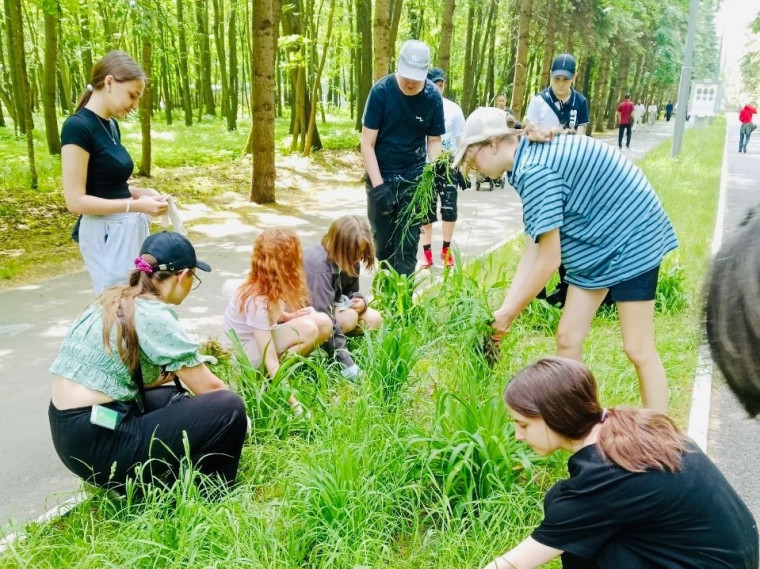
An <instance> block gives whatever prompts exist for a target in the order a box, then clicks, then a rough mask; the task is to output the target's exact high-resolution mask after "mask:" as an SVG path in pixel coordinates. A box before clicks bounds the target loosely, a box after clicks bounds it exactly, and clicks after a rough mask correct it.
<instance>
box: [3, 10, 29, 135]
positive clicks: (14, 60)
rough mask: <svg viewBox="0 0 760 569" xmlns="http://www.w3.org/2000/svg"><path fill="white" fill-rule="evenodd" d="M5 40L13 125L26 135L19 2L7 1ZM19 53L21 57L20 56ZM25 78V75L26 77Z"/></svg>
mask: <svg viewBox="0 0 760 569" xmlns="http://www.w3.org/2000/svg"><path fill="white" fill-rule="evenodd" d="M3 7H4V9H5V38H6V40H7V42H8V43H7V46H8V59H9V60H10V67H11V93H12V95H13V109H14V112H13V115H14V116H15V118H16V120H15V121H14V123H13V126H14V132H16V134H25V133H26V107H27V103H26V88H25V87H24V86H23V85H22V83H23V80H22V71H23V73H24V74H25V73H26V64H25V63H22V62H23V61H24V49H23V46H24V42H23V41H22V40H21V37H22V36H23V28H22V25H21V8H20V7H19V6H18V0H5V1H4V2H3ZM19 51H20V52H21V56H19ZM24 76H25V75H24Z"/></svg>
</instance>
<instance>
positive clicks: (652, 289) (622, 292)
mask: <svg viewBox="0 0 760 569" xmlns="http://www.w3.org/2000/svg"><path fill="white" fill-rule="evenodd" d="M659 272H660V265H657V266H656V267H655V268H654V269H650V270H648V271H646V272H644V273H641V274H640V275H636V276H635V277H633V278H631V279H628V280H627V281H622V282H619V283H617V284H614V285H612V286H611V287H610V295H611V296H612V301H613V302H635V301H644V300H654V299H655V295H656V294H657V275H658V274H659Z"/></svg>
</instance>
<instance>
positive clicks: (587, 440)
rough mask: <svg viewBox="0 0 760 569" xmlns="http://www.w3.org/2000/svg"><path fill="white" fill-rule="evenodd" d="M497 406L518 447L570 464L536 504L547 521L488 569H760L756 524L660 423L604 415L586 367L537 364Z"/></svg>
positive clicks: (648, 416)
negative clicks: (562, 456) (558, 567)
mask: <svg viewBox="0 0 760 569" xmlns="http://www.w3.org/2000/svg"><path fill="white" fill-rule="evenodd" d="M504 399H505V400H506V404H507V407H508V410H509V414H510V415H511V416H512V419H513V420H514V424H515V438H517V439H518V440H521V441H524V442H525V443H526V444H527V445H528V446H530V447H531V448H532V449H533V450H534V451H535V452H536V453H537V454H539V455H541V456H545V455H548V454H550V453H552V452H554V451H557V450H566V451H569V452H572V453H573V456H571V457H570V460H569V462H568V471H569V472H570V478H568V479H567V480H563V481H561V482H558V483H557V484H555V485H554V486H553V487H552V488H551V490H549V492H548V493H547V495H546V498H545V500H544V520H543V521H542V522H541V525H540V526H539V527H538V528H536V529H535V530H534V531H533V533H532V535H531V536H530V537H528V538H527V539H525V540H524V541H523V542H522V543H520V544H519V545H518V546H517V547H515V548H514V549H512V550H511V551H509V552H507V553H505V554H504V555H502V556H500V557H497V558H496V559H495V560H494V561H493V562H491V563H490V564H489V565H488V566H487V568H486V569H532V568H534V567H539V566H541V565H543V564H544V563H547V562H548V561H550V560H551V559H554V558H555V557H557V556H560V555H561V556H562V564H563V567H565V568H578V569H580V568H583V569H588V568H599V569H604V568H610V569H612V568H615V569H644V568H655V567H660V568H672V569H686V568H690V569H715V568H725V569H729V568H730V569H757V567H758V534H757V525H756V523H755V521H754V519H753V518H752V514H751V513H750V511H749V510H748V509H747V506H746V505H745V504H744V502H742V500H741V498H739V496H738V495H737V494H736V492H735V491H734V490H733V488H731V486H730V485H729V483H728V482H727V481H726V479H725V478H724V477H723V475H722V474H721V473H720V471H719V470H718V469H717V467H716V466H715V465H714V464H713V463H712V462H711V461H710V459H709V458H707V456H706V455H705V454H704V453H702V451H701V450H700V449H699V448H698V447H697V446H696V445H695V444H694V443H693V442H692V441H691V440H690V439H688V438H687V437H686V436H685V435H684V434H682V433H681V432H679V430H678V429H677V427H676V426H675V424H674V423H673V421H672V420H671V419H670V418H668V416H667V415H664V414H662V413H658V412H656V411H652V410H650V409H626V408H612V409H603V408H602V407H601V405H600V404H599V401H598V399H597V392H596V381H595V380H594V376H593V375H592V374H591V371H590V370H589V369H588V368H587V367H586V366H585V365H583V364H582V363H580V362H577V361H575V360H571V359H566V358H559V357H554V358H545V359H541V360H539V361H537V362H536V363H534V364H532V365H530V366H528V367H527V368H525V369H524V370H522V371H521V372H519V373H518V374H517V375H516V376H515V377H514V378H513V379H512V381H511V382H510V383H509V385H508V386H507V389H506V392H505V395H504Z"/></svg>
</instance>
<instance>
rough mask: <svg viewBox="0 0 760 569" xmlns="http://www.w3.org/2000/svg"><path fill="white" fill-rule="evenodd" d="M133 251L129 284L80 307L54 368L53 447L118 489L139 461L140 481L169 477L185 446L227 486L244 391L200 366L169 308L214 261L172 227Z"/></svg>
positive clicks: (236, 457)
mask: <svg viewBox="0 0 760 569" xmlns="http://www.w3.org/2000/svg"><path fill="white" fill-rule="evenodd" d="M138 253H139V257H137V258H136V259H133V266H134V267H135V269H134V270H133V271H132V272H131V274H130V275H129V284H127V285H123V286H114V287H111V288H109V289H108V290H107V291H105V292H104V293H103V294H102V295H101V296H100V297H99V298H98V299H97V300H96V301H95V302H93V303H92V304H91V305H90V306H88V307H87V308H86V309H85V310H84V311H83V312H82V314H80V315H79V316H78V317H77V319H76V321H75V322H74V324H73V325H72V326H71V329H70V330H69V331H68V333H67V334H66V337H65V338H64V340H63V343H62V345H61V349H60V352H59V354H58V357H57V358H56V360H55V361H54V362H53V365H52V366H51V368H50V371H51V372H52V373H53V374H54V375H53V392H52V396H51V399H50V406H49V409H48V416H49V419H50V430H51V433H52V436H53V444H54V445H55V450H56V452H57V453H58V456H59V457H60V458H61V461H62V462H63V464H64V465H66V467H67V468H68V469H69V470H71V471H72V472H73V473H74V474H76V475H77V476H80V477H81V478H83V479H85V480H87V481H88V482H91V483H92V484H95V485H97V486H102V487H106V488H113V489H116V490H120V491H123V490H124V488H125V484H126V482H127V480H128V479H130V478H132V479H134V478H135V477H136V476H138V472H139V469H138V466H139V465H140V464H144V465H145V468H144V469H143V470H142V480H143V481H144V482H151V481H153V480H154V478H156V477H158V479H160V480H163V481H167V480H171V479H172V477H174V476H176V475H177V473H178V472H179V469H180V459H181V458H182V457H183V456H185V455H186V453H189V456H190V459H191V460H192V463H193V465H194V466H195V467H196V468H197V469H198V470H199V471H200V472H202V473H204V474H207V475H211V476H215V477H217V478H219V479H221V480H222V481H223V482H224V483H226V484H227V485H230V486H231V485H232V484H234V482H235V477H236V475H237V469H238V463H239V462H240V454H241V452H242V448H243V439H244V438H245V432H246V423H247V421H246V416H245V408H244V406H243V401H242V400H241V399H240V397H239V396H238V395H237V394H236V393H234V392H232V391H230V390H229V389H228V388H227V386H226V385H225V384H224V383H223V382H222V380H221V379H219V378H218V377H217V376H216V375H215V374H214V373H213V372H212V371H211V370H210V369H209V368H208V367H206V364H205V362H206V361H208V360H209V358H208V357H206V356H203V355H202V354H201V353H200V351H199V346H198V343H197V342H196V341H195V340H194V339H193V338H192V337H191V336H190V335H189V334H187V332H185V331H184V330H183V329H182V327H181V326H180V325H179V322H178V321H177V315H176V313H175V312H174V310H173V309H172V305H177V304H180V303H181V302H182V301H183V300H184V299H185V298H186V297H187V295H188V294H190V291H191V290H192V289H194V288H195V286H196V285H197V284H200V279H199V277H198V276H197V275H196V272H197V271H198V270H202V271H210V270H211V267H209V266H208V265H207V264H206V263H204V262H202V261H199V260H198V259H197V258H196V255H195V249H194V248H193V246H192V244H191V243H190V241H188V240H187V239H186V238H185V237H183V236H182V235H180V234H178V233H174V232H171V231H165V232H162V233H155V234H153V235H151V236H150V237H148V238H147V239H146V240H145V242H144V243H143V245H142V247H141V248H140V249H139V250H138ZM177 379H179V380H181V381H182V383H183V384H184V386H186V387H187V388H188V389H189V390H190V391H192V393H193V394H194V397H191V396H190V394H189V393H188V392H187V390H186V389H185V388H184V387H183V386H182V385H180V384H179V382H178V381H177Z"/></svg>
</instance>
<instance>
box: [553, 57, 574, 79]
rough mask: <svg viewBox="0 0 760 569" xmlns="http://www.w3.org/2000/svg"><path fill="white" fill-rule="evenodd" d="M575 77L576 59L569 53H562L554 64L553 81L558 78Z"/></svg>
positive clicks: (555, 59)
mask: <svg viewBox="0 0 760 569" xmlns="http://www.w3.org/2000/svg"><path fill="white" fill-rule="evenodd" d="M573 75H575V58H574V57H573V56H572V55H570V54H569V53H561V54H560V55H558V56H557V57H555V58H554V61H553V62H552V71H551V76H552V79H553V78H554V77H557V76H561V77H567V78H568V79H572V78H573Z"/></svg>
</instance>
